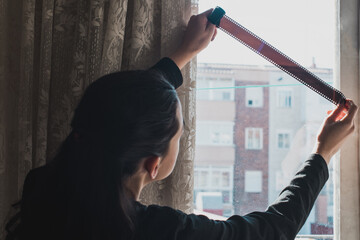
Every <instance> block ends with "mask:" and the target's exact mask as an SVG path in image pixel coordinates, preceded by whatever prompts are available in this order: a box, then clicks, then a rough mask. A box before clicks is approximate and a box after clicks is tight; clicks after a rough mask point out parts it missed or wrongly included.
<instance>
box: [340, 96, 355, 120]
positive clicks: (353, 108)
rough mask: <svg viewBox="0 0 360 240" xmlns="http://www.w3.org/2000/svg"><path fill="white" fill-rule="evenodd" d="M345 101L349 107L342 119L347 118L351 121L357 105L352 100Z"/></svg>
mask: <svg viewBox="0 0 360 240" xmlns="http://www.w3.org/2000/svg"><path fill="white" fill-rule="evenodd" d="M347 103H348V106H350V107H349V110H348V113H347V115H346V116H345V118H344V119H343V120H348V121H351V122H352V121H353V120H354V118H355V116H356V113H357V111H358V107H357V106H356V105H355V104H354V102H353V101H352V100H347Z"/></svg>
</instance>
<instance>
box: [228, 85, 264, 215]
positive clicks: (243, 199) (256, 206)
mask: <svg viewBox="0 0 360 240" xmlns="http://www.w3.org/2000/svg"><path fill="white" fill-rule="evenodd" d="M264 84H268V83H267V82H263V81H251V82H248V81H239V80H238V81H236V86H243V85H264ZM263 97H264V99H263V106H262V107H259V108H251V107H246V104H245V89H244V88H239V89H236V91H235V101H236V113H235V115H236V117H235V129H234V134H235V136H234V139H235V145H236V154H235V164H234V210H235V214H240V215H243V214H246V213H249V212H252V211H263V210H265V209H266V207H267V205H268V151H269V147H268V146H269V89H268V88H263ZM249 127H254V128H262V129H263V147H262V149H260V150H251V149H246V148H245V128H249ZM246 170H252V171H262V190H261V192H259V193H247V192H245V171H246Z"/></svg>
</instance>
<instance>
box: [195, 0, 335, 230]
mask: <svg viewBox="0 0 360 240" xmlns="http://www.w3.org/2000/svg"><path fill="white" fill-rule="evenodd" d="M195 2H197V1H195ZM198 3H199V6H202V7H200V9H199V10H200V12H202V11H204V10H206V9H209V8H212V7H214V5H215V4H216V3H214V2H213V1H205V0H199V1H198ZM222 4H223V6H222V7H223V8H224V9H225V10H226V11H227V15H228V16H230V17H232V18H234V19H235V20H241V24H243V26H245V27H247V28H248V29H250V30H252V31H254V32H255V33H256V34H258V35H259V36H261V37H263V38H264V39H265V40H266V41H268V42H269V43H271V44H274V46H276V47H277V48H279V49H280V50H282V51H284V52H285V53H287V54H289V56H290V57H292V58H294V59H295V60H296V61H297V62H299V63H301V64H303V65H304V66H305V67H308V69H309V70H310V71H311V72H313V73H314V74H315V75H317V76H319V77H320V78H321V79H323V80H324V81H326V82H328V83H330V84H331V83H332V81H333V70H332V66H333V63H332V59H333V56H332V55H331V54H332V53H333V52H334V51H333V45H332V44H333V36H334V35H335V34H334V33H333V32H332V31H333V29H332V28H330V26H331V24H333V26H334V25H335V23H334V22H335V19H334V17H333V16H335V14H334V6H335V2H334V0H330V2H329V1H325V0H319V1H312V2H311V11H310V10H309V9H310V8H309V4H310V2H309V1H297V2H293V1H290V2H289V1H285V0H272V1H260V2H259V1H247V0H246V1H241V2H239V1H236V0H229V1H224V2H223V3H222ZM258 4H261V6H262V8H260V9H259V8H258ZM294 4H295V5H296V6H295V5H294ZM330 5H331V6H330ZM278 6H281V11H280V10H279V8H278ZM324 6H326V7H324ZM294 8H296V9H297V10H298V11H293V10H294ZM251 9H257V11H251ZM303 12H306V13H307V14H305V15H304V14H303ZM320 13H321V16H322V17H319V14H320ZM284 19H285V21H284ZM287 20H288V21H287ZM290 20H291V21H290ZM278 26H281V28H280V27H278ZM219 32H220V31H219ZM199 79H200V80H199ZM197 88H199V90H197V92H196V93H197V116H196V119H197V124H196V152H195V171H199V173H201V172H202V171H203V172H207V174H208V175H207V176H208V178H207V182H206V184H197V183H196V181H199V182H201V181H202V182H204V180H202V179H201V174H198V176H197V174H196V175H195V187H194V207H195V209H197V210H199V209H200V208H197V207H198V206H200V205H198V204H197V201H198V200H199V201H200V200H201V202H203V203H204V202H206V208H204V207H203V208H201V209H202V210H201V211H203V212H205V213H204V214H206V211H208V212H212V213H215V212H216V213H217V214H218V215H221V216H226V217H229V216H230V215H232V214H240V215H244V214H247V213H249V212H252V211H264V210H265V209H266V208H267V206H268V205H269V204H271V203H272V202H273V201H274V200H275V199H276V198H277V196H278V195H279V193H280V192H281V191H282V189H283V188H284V187H285V186H286V185H287V184H288V183H289V181H290V180H291V179H292V177H293V176H294V174H295V173H296V171H297V170H298V169H299V167H300V166H301V164H302V163H303V162H304V161H305V160H306V159H307V157H308V156H309V154H310V153H311V151H312V148H313V145H314V141H315V138H316V134H317V132H318V128H319V126H320V125H321V123H322V121H323V119H324V117H326V116H327V114H326V112H327V111H328V110H330V109H332V108H333V106H332V104H331V103H330V102H329V101H327V100H325V99H324V98H322V97H320V96H319V95H318V94H316V93H314V92H313V91H311V90H309V89H308V88H307V87H306V86H304V85H302V84H300V83H299V82H298V81H297V80H295V79H293V78H292V77H291V76H289V75H287V74H286V73H284V72H282V71H281V70H279V69H278V68H276V67H275V66H273V65H271V64H270V63H269V62H267V61H265V60H263V59H262V58H260V57H259V56H258V55H256V54H254V53H253V52H252V51H251V50H249V49H247V48H246V47H244V46H243V45H241V44H240V43H238V42H237V41H235V40H234V39H232V38H231V37H229V36H227V35H225V34H221V33H219V34H218V35H217V38H216V40H215V41H214V42H212V43H211V44H210V47H209V48H208V49H206V50H205V51H204V52H203V53H201V54H200V55H199V57H198V67H197ZM204 96H206V97H204ZM329 169H330V170H329V171H330V179H329V181H328V182H327V184H326V186H325V187H324V188H323V190H322V191H321V193H320V196H319V198H318V199H317V201H316V203H315V205H314V208H313V210H312V212H311V214H310V216H309V218H308V220H307V221H306V223H305V224H304V227H303V228H302V229H301V230H300V233H299V234H303V235H318V234H325V235H329V234H330V235H331V234H332V233H333V221H334V216H333V205H334V201H333V194H334V193H333V192H334V189H333V184H332V172H333V168H332V165H329ZM199 193H201V194H200V195H199ZM205 195H206V196H207V197H205ZM219 199H220V200H219ZM211 203H213V205H211ZM203 205H204V204H203ZM204 206H205V205H204ZM219 206H220V207H219Z"/></svg>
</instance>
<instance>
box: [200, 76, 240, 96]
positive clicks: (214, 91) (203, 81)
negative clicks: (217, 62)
mask: <svg viewBox="0 0 360 240" xmlns="http://www.w3.org/2000/svg"><path fill="white" fill-rule="evenodd" d="M233 85H234V81H233V79H231V78H214V77H207V76H204V77H200V78H198V79H197V89H198V91H197V99H198V100H210V101H234V89H233V88H232V86H233Z"/></svg>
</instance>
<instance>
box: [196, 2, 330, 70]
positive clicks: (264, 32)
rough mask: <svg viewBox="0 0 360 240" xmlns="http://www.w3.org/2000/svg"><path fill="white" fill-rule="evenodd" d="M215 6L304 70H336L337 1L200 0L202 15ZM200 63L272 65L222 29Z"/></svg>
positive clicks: (199, 58)
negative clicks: (317, 68)
mask: <svg viewBox="0 0 360 240" xmlns="http://www.w3.org/2000/svg"><path fill="white" fill-rule="evenodd" d="M216 6H220V7H222V8H223V9H224V10H225V11H226V15H227V16H229V17H230V18H232V19H234V20H236V21H237V22H238V23H240V24H241V25H243V26H244V27H246V28H247V29H249V30H250V31H252V32H253V33H255V34H256V35H258V36H259V37H261V38H262V39H264V40H265V41H267V42H268V43H270V44H271V45H273V46H274V47H276V48H277V49H279V50H280V51H282V52H283V53H285V54H286V55H288V56H289V57H290V58H292V59H294V60H295V61H296V62H298V63H300V64H302V65H303V66H304V67H306V68H308V67H310V66H311V65H312V63H313V61H315V63H316V66H317V67H324V68H332V67H333V63H334V53H335V42H334V39H335V23H336V21H335V0H199V12H203V11H205V10H207V9H209V8H214V7H216ZM198 62H208V63H230V64H248V65H271V63H269V62H267V61H266V60H264V59H263V58H262V57H260V56H258V55H257V54H255V53H254V52H252V51H251V50H250V49H248V48H247V47H246V46H243V45H242V44H241V43H239V42H237V41H236V40H235V39H233V38H232V37H230V36H228V35H227V34H225V33H223V32H222V31H221V30H220V29H218V35H217V37H216V39H215V40H214V41H213V42H212V43H211V44H210V45H209V47H208V48H207V49H205V50H204V51H203V52H201V53H200V54H199V55H198Z"/></svg>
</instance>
